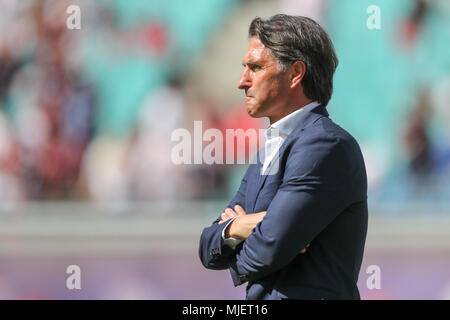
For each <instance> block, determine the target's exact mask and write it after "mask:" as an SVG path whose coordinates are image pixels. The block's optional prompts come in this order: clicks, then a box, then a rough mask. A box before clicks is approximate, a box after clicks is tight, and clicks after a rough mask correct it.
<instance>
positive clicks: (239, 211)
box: [234, 204, 247, 216]
mask: <svg viewBox="0 0 450 320" xmlns="http://www.w3.org/2000/svg"><path fill="white" fill-rule="evenodd" d="M234 211H236V213H237V214H238V216H240V215H243V214H247V212H245V210H244V208H242V207H241V206H240V205H238V204H237V205H235V206H234Z"/></svg>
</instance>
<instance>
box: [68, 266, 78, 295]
mask: <svg viewBox="0 0 450 320" xmlns="http://www.w3.org/2000/svg"><path fill="white" fill-rule="evenodd" d="M66 273H67V274H70V276H69V277H67V280H66V288H67V289H69V290H74V289H76V290H81V268H80V267H79V266H77V265H76V264H72V265H70V266H68V267H67V269H66Z"/></svg>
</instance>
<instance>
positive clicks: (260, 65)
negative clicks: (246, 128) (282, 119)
mask: <svg viewBox="0 0 450 320" xmlns="http://www.w3.org/2000/svg"><path fill="white" fill-rule="evenodd" d="M242 64H243V66H244V68H245V69H244V72H243V73H242V76H241V78H240V79H239V83H238V88H239V89H243V90H245V95H246V106H247V112H248V114H249V115H250V116H252V117H256V118H259V117H271V116H273V115H275V114H276V113H277V112H279V110H280V108H282V107H283V106H282V104H283V102H284V100H285V97H286V93H287V90H288V89H289V85H288V79H287V76H286V72H283V71H279V69H278V64H277V61H276V59H275V58H274V57H273V56H272V54H271V53H270V51H269V49H268V48H266V47H265V46H264V45H263V44H262V42H261V41H260V40H259V39H258V38H257V37H252V38H251V39H250V44H249V47H248V51H247V53H246V54H245V56H244V60H243V62H242Z"/></svg>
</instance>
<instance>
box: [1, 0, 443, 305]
mask: <svg viewBox="0 0 450 320" xmlns="http://www.w3.org/2000/svg"><path fill="white" fill-rule="evenodd" d="M72 4H75V5H78V6H79V7H80V9H81V29H80V30H69V29H68V28H67V27H66V20H67V18H68V16H69V14H68V13H67V12H66V8H67V7H68V6H69V5H72ZM370 5H377V6H379V8H380V9H381V12H380V13H381V29H380V30H369V29H368V28H367V26H366V21H367V19H368V18H369V16H370V14H368V13H367V12H366V9H367V7H368V6H370ZM0 7H1V8H2V9H1V11H0V298H1V299H242V298H244V296H245V294H244V292H245V288H244V287H245V286H241V287H239V288H234V287H233V286H232V282H231V278H230V276H229V274H228V272H227V271H210V270H205V269H204V268H203V267H202V266H201V264H200V261H199V259H198V256H197V249H198V247H197V245H198V240H199V236H200V232H201V230H202V228H203V227H204V226H206V225H209V224H210V223H211V222H212V221H213V220H214V219H215V218H216V217H217V216H218V215H219V214H220V213H221V212H222V210H223V208H224V207H225V205H226V204H227V201H228V200H230V199H231V197H232V196H233V194H234V192H235V191H236V189H237V186H238V184H239V181H240V178H241V177H242V174H243V172H244V170H245V169H246V166H245V165H179V166H176V165H174V164H172V162H171V161H170V152H171V148H172V147H173V146H174V144H175V143H174V142H172V141H171V140H170V138H171V132H173V130H174V129H176V128H187V129H189V130H192V127H193V121H194V120H202V121H203V128H204V130H205V129H206V128H218V129H220V130H224V129H225V128H243V129H247V128H256V129H259V128H264V127H265V125H266V123H265V122H264V121H259V120H256V119H251V118H249V117H248V116H247V115H246V113H245V109H244V106H243V94H242V93H241V92H239V90H238V89H236V84H237V81H238V79H239V76H240V73H241V71H242V69H241V68H242V67H241V59H242V57H243V55H244V53H245V51H246V48H247V45H248V41H247V30H248V25H249V23H250V21H251V20H252V19H253V18H254V17H255V16H261V17H268V16H271V15H273V14H275V13H279V12H283V13H288V14H296V15H305V16H309V17H312V18H314V19H316V20H317V21H319V22H320V23H321V24H322V25H323V26H324V27H325V29H326V30H327V31H328V32H329V34H330V36H331V38H332V40H333V42H334V44H335V47H336V51H337V54H338V57H339V59H340V64H339V67H338V69H337V72H336V75H335V90H334V96H333V98H332V100H331V102H330V104H329V106H328V110H329V112H330V114H331V118H332V119H333V120H334V121H335V122H337V123H339V124H340V125H341V126H342V127H344V128H345V129H347V130H348V131H350V132H351V133H352V134H353V135H354V136H355V137H356V138H357V140H358V141H359V143H360V145H361V148H362V150H363V153H364V157H365V160H366V165H367V170H368V177H369V206H370V211H369V215H370V220H369V231H368V238H367V244H366V252H365V257H364V261H363V265H362V268H361V273H360V279H359V288H360V291H361V295H362V298H363V299H450V2H449V1H448V0H430V1H425V0H397V1H389V0H383V1H381V0H278V1H269V0H214V1H211V0H191V1H189V2H188V3H187V2H186V1H181V0H167V1H162V0H148V1H140V0H133V1H130V0H114V1H113V0H111V1H110V0H102V1H95V2H94V1H88V0H71V1H66V0H47V1H45V0H43V1H37V0H36V1H32V0H24V1H10V0H0ZM227 147H228V146H227ZM73 264H75V265H79V266H80V268H81V286H82V289H81V290H68V289H67V288H66V279H67V277H68V276H69V275H68V274H66V268H67V267H68V266H69V265H73ZM370 265H377V266H379V267H380V269H381V289H378V290H377V289H374V290H369V289H368V288H367V286H366V281H367V279H368V278H369V276H370V274H368V273H366V269H367V267H368V266H370Z"/></svg>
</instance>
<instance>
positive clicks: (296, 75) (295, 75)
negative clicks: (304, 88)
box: [290, 60, 306, 88]
mask: <svg viewBox="0 0 450 320" xmlns="http://www.w3.org/2000/svg"><path fill="white" fill-rule="evenodd" d="M305 73H306V64H305V63H304V62H303V61H300V60H297V61H295V62H294V63H293V64H292V65H291V85H290V87H291V88H295V87H297V86H299V85H300V83H301V82H302V79H303V77H304V76H305Z"/></svg>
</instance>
